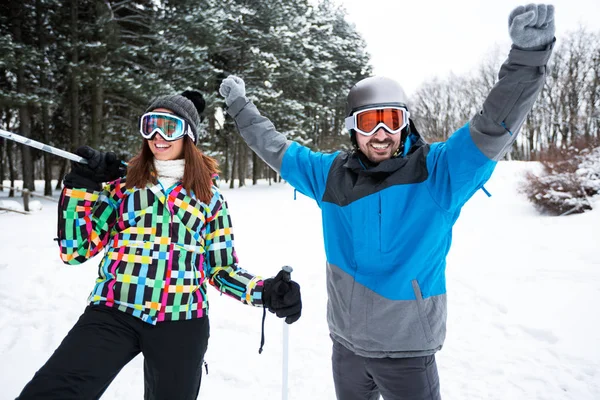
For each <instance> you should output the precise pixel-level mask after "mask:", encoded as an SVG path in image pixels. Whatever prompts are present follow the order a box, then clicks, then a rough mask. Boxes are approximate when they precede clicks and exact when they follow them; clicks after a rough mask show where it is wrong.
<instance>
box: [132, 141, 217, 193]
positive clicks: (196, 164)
mask: <svg viewBox="0 0 600 400" xmlns="http://www.w3.org/2000/svg"><path fill="white" fill-rule="evenodd" d="M183 140H184V143H183V159H184V160H185V164H184V165H185V166H184V170H183V182H182V184H183V187H184V188H185V190H186V192H188V194H191V193H192V192H193V193H194V195H195V196H196V198H197V199H198V200H200V201H202V202H203V203H206V204H208V203H210V200H211V198H212V190H211V189H212V178H213V176H214V175H216V174H218V173H219V166H218V163H217V160H215V159H214V158H212V157H209V156H206V155H204V153H202V151H200V149H198V148H197V147H196V145H194V143H193V142H192V140H191V139H190V138H189V137H187V136H186V137H184V138H183ZM152 171H155V168H154V155H153V154H152V151H151V150H150V146H149V145H148V141H147V140H144V143H142V150H140V152H139V153H138V154H137V155H136V156H135V157H133V158H132V159H131V161H129V165H128V167H127V179H126V187H127V189H133V188H134V187H137V188H143V187H146V185H147V184H148V183H158V180H157V178H156V175H155V174H153V172H152Z"/></svg>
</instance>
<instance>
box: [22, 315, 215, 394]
mask: <svg viewBox="0 0 600 400" xmlns="http://www.w3.org/2000/svg"><path fill="white" fill-rule="evenodd" d="M208 337H209V323H208V317H204V318H199V319H192V320H187V321H166V322H159V323H158V324H157V325H150V324H148V323H146V322H143V321H142V320H141V319H139V318H136V317H133V316H131V315H129V314H126V313H124V312H121V311H118V310H113V309H110V308H108V307H103V306H88V307H87V308H86V310H85V312H84V313H83V315H82V316H81V317H80V318H79V320H78V321H77V323H76V324H75V326H73V328H72V329H71V331H70V332H69V333H68V334H67V336H66V337H65V338H64V340H63V341H62V343H61V344H60V346H59V347H58V348H57V349H56V351H55V352H54V354H52V356H51V357H50V359H49V360H48V361H47V362H46V364H44V366H43V367H42V368H41V369H40V370H39V371H38V372H36V374H35V375H34V377H33V379H32V380H31V381H30V382H29V383H28V384H27V385H26V386H25V388H24V389H23V391H22V392H21V394H20V395H19V397H18V400H29V399H35V400H44V399H53V400H55V399H56V400H58V399H60V400H69V399H78V400H79V399H86V400H87V399H98V398H100V396H102V394H103V393H104V391H105V390H106V389H107V388H108V385H110V383H111V382H112V381H113V379H114V378H115V377H116V376H117V374H118V373H119V371H120V370H121V368H123V367H124V366H125V365H126V364H127V363H128V362H129V361H131V360H132V359H133V358H134V357H135V356H137V355H138V354H139V353H142V354H143V355H144V398H145V399H146V400H159V399H160V400H164V399H177V400H180V399H181V400H194V399H196V397H198V392H199V390H200V380H201V378H202V363H203V360H204V353H205V352H206V347H207V345H208Z"/></svg>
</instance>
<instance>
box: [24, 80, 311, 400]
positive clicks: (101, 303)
mask: <svg viewBox="0 0 600 400" xmlns="http://www.w3.org/2000/svg"><path fill="white" fill-rule="evenodd" d="M204 104H205V103H204V99H203V98H202V95H201V94H200V93H198V92H191V91H186V92H183V93H182V94H181V95H172V96H163V97H159V98H157V99H155V100H154V101H153V102H152V103H151V105H150V107H149V108H148V110H147V111H146V113H145V114H144V115H143V116H142V117H141V119H140V133H141V135H142V137H143V138H144V141H143V145H142V150H141V151H140V153H139V154H138V155H137V156H135V157H134V158H133V159H132V160H131V162H130V163H129V165H128V167H127V179H126V180H125V179H124V178H123V177H122V175H123V172H124V171H122V167H121V165H122V164H121V161H120V160H118V159H117V157H116V156H115V155H114V153H106V154H105V153H101V152H98V151H96V150H93V149H91V148H89V147H82V148H80V149H78V151H77V153H78V154H79V155H81V156H82V157H84V158H86V159H87V160H88V163H87V164H79V163H74V165H73V167H72V170H71V172H70V173H69V174H67V175H66V176H65V179H64V186H65V187H64V189H63V192H62V195H61V199H60V203H59V218H58V242H59V244H60V249H61V258H62V260H63V261H64V262H65V263H67V264H80V263H82V262H85V261H86V260H88V259H89V258H90V257H93V256H95V255H96V254H98V253H99V252H101V251H103V250H104V256H103V257H102V261H101V262H100V266H99V271H98V278H97V279H96V285H95V286H94V289H93V290H92V293H91V294H90V297H89V305H88V307H87V308H86V310H85V312H84V313H83V315H82V316H81V317H80V318H79V321H78V322H77V323H76V324H75V326H74V327H73V328H72V330H71V331H70V332H69V333H68V335H67V337H66V338H65V339H64V340H63V342H62V343H61V345H60V346H59V347H58V349H57V350H56V351H55V352H54V354H53V355H52V356H51V357H50V359H49V360H48V361H47V363H46V364H45V365H44V366H43V367H42V368H41V369H40V370H39V371H38V372H37V373H36V374H35V376H34V377H33V379H32V380H31V381H30V382H29V383H28V384H27V386H26V387H25V388H24V389H23V392H22V393H21V395H20V397H19V399H46V398H48V399H96V398H99V397H100V396H101V395H102V393H103V392H104V391H105V390H106V388H107V387H108V385H109V384H110V383H111V382H112V380H113V379H114V378H115V376H116V375H117V373H118V372H119V371H120V369H121V368H122V367H123V366H124V365H125V364H127V363H128V362H129V361H130V360H131V359H133V358H134V357H135V356H136V355H137V354H139V353H140V352H141V353H142V354H143V355H144V389H145V390H144V392H145V398H146V399H167V398H170V399H195V398H196V397H197V396H198V392H199V389H200V381H201V376H202V368H201V367H202V362H203V358H204V353H205V352H206V348H207V344H208V337H209V323H208V317H207V310H208V301H207V295H206V281H207V280H208V282H209V283H210V284H211V285H213V286H214V287H216V288H217V289H218V290H219V291H220V292H221V293H225V294H227V295H229V296H231V297H233V298H235V299H237V300H239V301H241V302H242V303H245V304H249V305H252V306H259V307H265V308H267V309H269V310H270V311H272V312H275V313H276V314H277V316H279V317H286V322H288V323H292V322H294V321H296V320H297V319H298V318H299V317H300V310H301V301H300V289H299V285H298V284H297V283H295V282H293V281H287V280H286V279H285V276H284V274H282V273H280V274H278V275H277V276H276V277H275V278H271V279H266V280H262V279H261V278H260V277H257V276H254V275H252V274H250V273H248V272H246V271H244V270H243V269H241V268H239V267H238V265H237V257H236V254H235V250H234V247H233V234H232V231H231V219H230V217H229V212H228V209H227V203H226V202H225V200H224V199H223V196H222V195H221V193H220V192H219V189H218V188H217V187H216V186H215V185H214V184H213V179H214V177H215V176H216V174H217V172H218V170H217V163H216V161H215V160H214V159H212V158H210V157H207V156H205V155H204V154H202V152H201V151H200V150H198V148H197V147H196V142H197V139H198V124H199V123H200V114H201V113H202V111H203V110H204ZM105 181H110V182H109V183H108V184H106V185H105V186H104V187H102V185H101V183H102V182H105Z"/></svg>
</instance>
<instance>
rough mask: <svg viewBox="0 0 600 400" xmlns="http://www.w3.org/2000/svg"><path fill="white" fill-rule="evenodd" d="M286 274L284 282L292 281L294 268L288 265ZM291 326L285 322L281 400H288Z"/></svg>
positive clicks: (285, 269)
mask: <svg viewBox="0 0 600 400" xmlns="http://www.w3.org/2000/svg"><path fill="white" fill-rule="evenodd" d="M282 270H283V271H284V272H285V274H284V275H283V280H284V281H286V282H289V281H291V280H292V271H293V269H292V267H290V266H289V265H286V266H284V267H283V268H282ZM289 334H290V332H289V326H288V324H287V323H286V322H285V319H284V320H283V365H282V368H281V373H282V376H281V399H282V400H287V398H288V348H289V346H288V345H289Z"/></svg>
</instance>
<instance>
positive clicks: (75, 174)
mask: <svg viewBox="0 0 600 400" xmlns="http://www.w3.org/2000/svg"><path fill="white" fill-rule="evenodd" d="M75 154H77V155H78V156H80V157H83V158H85V159H86V160H87V161H88V163H87V164H82V163H78V162H74V161H73V162H71V172H69V173H68V174H67V175H65V179H64V180H63V183H64V185H65V187H68V188H84V189H90V190H94V191H99V190H100V189H102V185H101V183H102V182H110V181H114V180H115V179H118V178H121V177H123V176H125V173H126V172H127V169H126V168H125V166H124V165H123V164H122V163H121V160H119V159H118V157H117V155H116V154H115V153H113V152H112V151H109V152H107V153H104V152H101V151H98V150H94V149H92V148H91V147H89V146H81V147H79V148H78V149H77V150H75Z"/></svg>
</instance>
